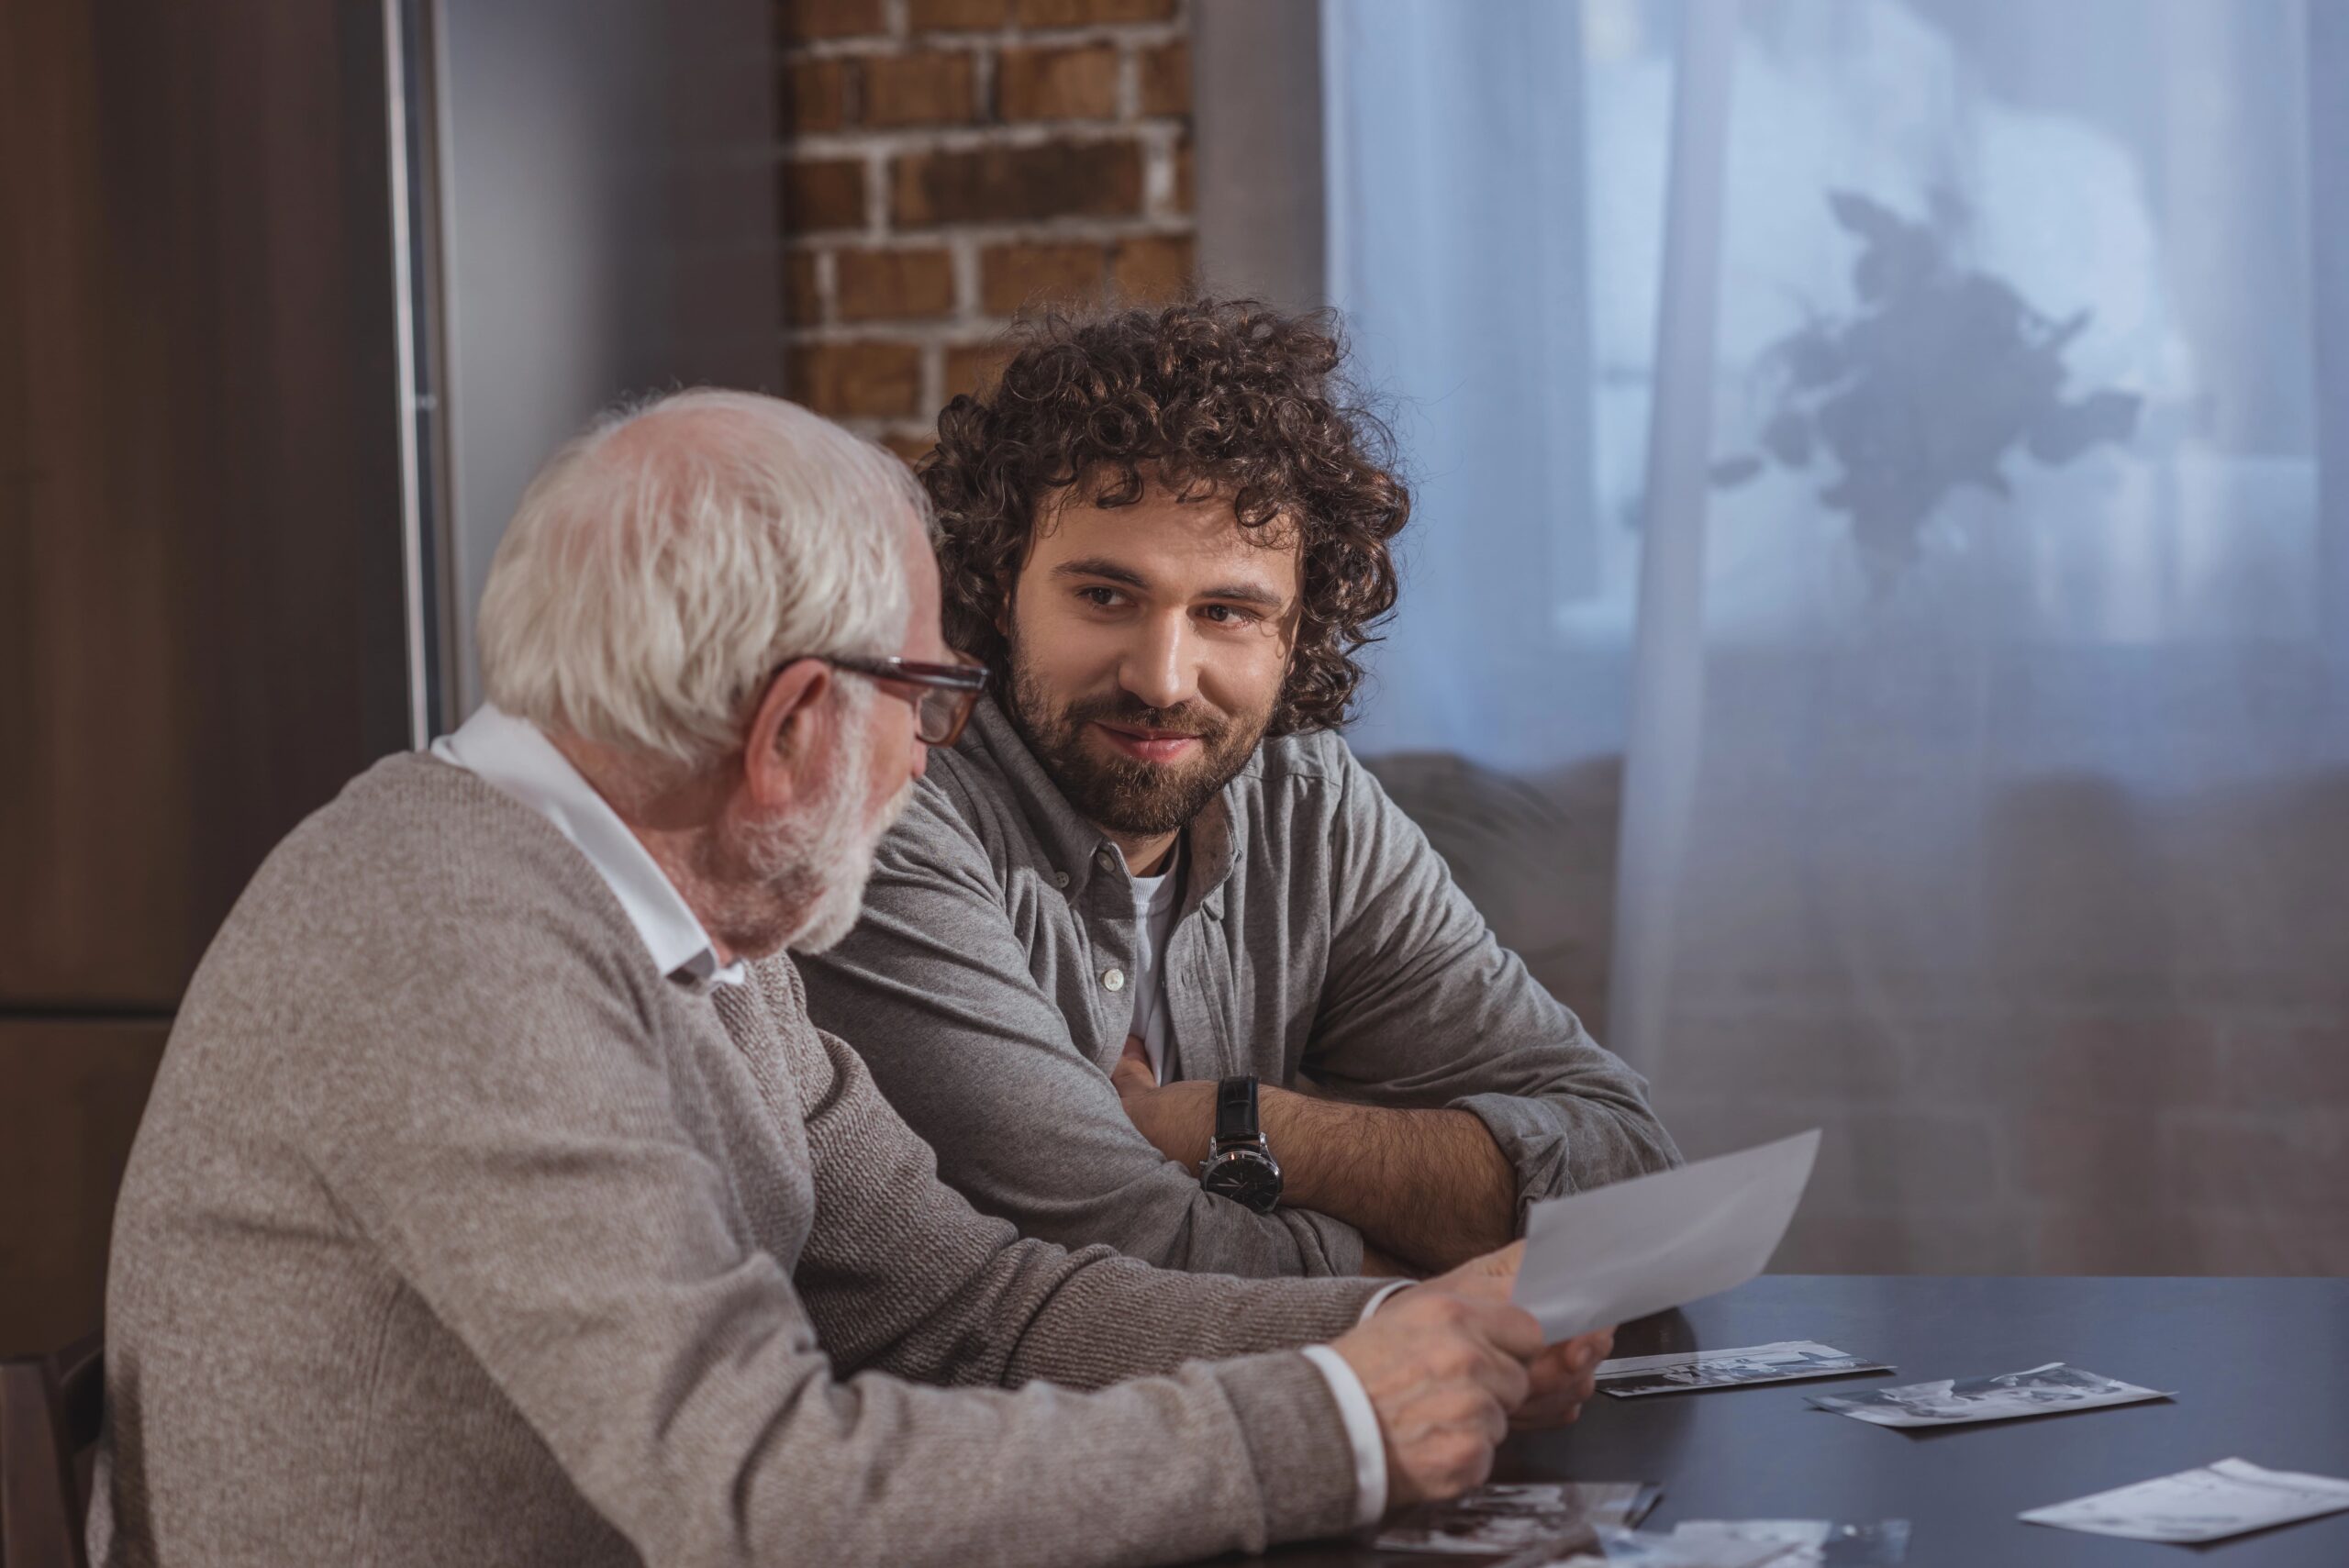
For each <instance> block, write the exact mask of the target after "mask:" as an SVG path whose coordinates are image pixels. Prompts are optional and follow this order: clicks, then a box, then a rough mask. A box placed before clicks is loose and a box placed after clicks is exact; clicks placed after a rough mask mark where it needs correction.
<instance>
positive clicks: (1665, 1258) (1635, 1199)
mask: <svg viewBox="0 0 2349 1568" xmlns="http://www.w3.org/2000/svg"><path fill="white" fill-rule="evenodd" d="M1818 1153H1819V1132H1818V1129H1812V1130H1810V1131H1809V1132H1803V1133H1798V1134H1796V1135H1795V1136H1794V1137H1792V1138H1786V1139H1781V1140H1778V1141H1777V1142H1776V1143H1765V1144H1764V1145H1762V1146H1761V1147H1760V1148H1758V1149H1748V1150H1746V1151H1744V1152H1742V1153H1740V1154H1724V1155H1722V1156H1721V1157H1720V1159H1718V1160H1699V1161H1698V1162H1696V1163H1695V1164H1693V1165H1683V1166H1681V1167H1680V1169H1678V1170H1676V1171H1664V1172H1660V1173H1657V1174H1655V1175H1653V1176H1635V1177H1633V1178H1632V1179H1631V1180H1630V1181H1628V1182H1617V1183H1615V1184H1612V1185H1611V1186H1604V1187H1595V1188H1593V1189H1592V1190H1590V1191H1589V1192H1585V1193H1575V1194H1573V1195H1570V1196H1567V1197H1561V1198H1551V1199H1549V1200H1548V1201H1546V1202H1543V1203H1537V1204H1535V1205H1534V1206H1533V1212H1532V1214H1531V1217H1530V1218H1528V1220H1527V1223H1526V1227H1525V1261H1524V1262H1523V1263H1521V1264H1520V1265H1519V1268H1518V1271H1517V1289H1516V1291H1515V1292H1514V1294H1513V1297H1512V1298H1513V1299H1514V1300H1515V1301H1516V1303H1517V1304H1518V1305H1519V1306H1520V1307H1524V1308H1525V1309H1526V1310H1527V1311H1528V1312H1531V1314H1533V1316H1534V1317H1535V1318H1538V1319H1540V1321H1541V1324H1542V1331H1543V1332H1544V1333H1546V1334H1547V1335H1548V1336H1549V1337H1550V1339H1551V1340H1552V1341H1553V1342H1554V1341H1556V1340H1564V1339H1570V1338H1572V1337H1573V1336H1574V1335H1576V1334H1584V1333H1588V1332H1589V1331H1590V1330H1592V1329H1606V1328H1611V1327H1613V1326H1614V1325H1615V1324H1618V1323H1621V1322H1625V1321H1627V1320H1629V1319H1631V1318H1642V1317H1645V1316H1646V1315H1647V1314H1648V1313H1651V1312H1661V1311H1663V1310H1664V1308H1665V1307H1678V1306H1681V1305H1682V1304H1683V1303H1686V1302H1690V1301H1694V1300H1696V1299H1697V1298H1698V1296H1711V1295H1713V1294H1714V1293H1715V1292H1717V1291H1723V1290H1728V1289H1729V1288H1731V1286H1732V1285H1740V1284H1744V1283H1745V1282H1746V1281H1747V1280H1750V1279H1752V1278H1753V1276H1754V1275H1755V1274H1758V1273H1761V1272H1762V1269H1763V1266H1764V1265H1765V1264H1766V1263H1768V1262H1769V1261H1770V1254H1771V1253H1772V1252H1775V1251H1777V1249H1778V1241H1779V1239H1780V1238H1782V1237H1784V1236H1785V1235H1786V1233H1787V1221H1789V1220H1791V1219H1792V1218H1794V1214H1795V1205H1796V1204H1797V1203H1798V1202H1799V1201H1801V1198H1802V1190H1803V1187H1804V1186H1805V1184H1808V1183H1809V1180H1810V1166H1811V1162H1812V1161H1813V1160H1814V1159H1815V1158H1817V1156H1818Z"/></svg>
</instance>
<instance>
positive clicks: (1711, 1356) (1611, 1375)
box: [1592, 1340, 1893, 1399]
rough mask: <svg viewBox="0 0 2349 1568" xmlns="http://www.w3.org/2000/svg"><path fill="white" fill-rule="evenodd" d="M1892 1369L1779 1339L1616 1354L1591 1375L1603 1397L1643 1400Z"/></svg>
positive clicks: (1833, 1350)
mask: <svg viewBox="0 0 2349 1568" xmlns="http://www.w3.org/2000/svg"><path fill="white" fill-rule="evenodd" d="M1892 1370H1893V1369H1892V1368H1891V1367H1890V1366H1888V1365H1887V1364H1886V1363H1885V1362H1872V1361H1863V1360H1862V1359H1861V1358H1859V1357H1858V1356H1854V1355H1852V1354H1849V1353H1848V1352H1846V1351H1839V1350H1837V1349H1836V1348H1835V1347H1834V1346H1832V1345H1822V1344H1820V1343H1818V1342H1817V1341H1815V1340H1779V1341H1778V1342H1776V1344H1769V1345H1748V1346H1746V1347H1744V1348H1743V1349H1742V1350H1728V1351H1678V1352H1676V1353H1675V1354H1672V1355H1663V1356H1620V1357H1618V1358H1616V1359H1615V1360H1613V1361H1603V1362H1599V1363H1598V1370H1597V1371H1596V1372H1595V1373H1592V1375H1593V1376H1594V1377H1595V1378H1597V1379H1598V1387H1599V1391H1600V1392H1601V1393H1603V1394H1609V1395H1611V1396H1614V1397H1615V1398H1618V1399H1644V1398H1650V1397H1653V1396H1656V1395H1659V1394H1691V1393H1698V1392H1701V1391H1702V1390H1705V1389H1709V1388H1736V1387H1740V1386H1742V1385H1746V1384H1753V1383H1793V1382H1797V1381H1799V1380H1800V1379H1803V1378H1807V1377H1848V1376H1851V1375H1852V1374H1853V1373H1863V1372H1890V1371H1892Z"/></svg>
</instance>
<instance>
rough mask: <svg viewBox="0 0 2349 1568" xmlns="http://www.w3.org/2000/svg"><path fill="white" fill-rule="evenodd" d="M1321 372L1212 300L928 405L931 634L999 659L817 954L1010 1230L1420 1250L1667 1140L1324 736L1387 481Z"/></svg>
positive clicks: (1368, 587) (1311, 1256)
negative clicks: (932, 428)
mask: <svg viewBox="0 0 2349 1568" xmlns="http://www.w3.org/2000/svg"><path fill="white" fill-rule="evenodd" d="M1339 368H1340V349H1339V345H1338V343H1337V342H1336V341H1335V339H1333V338H1332V337H1331V335H1330V332H1329V330H1328V328H1327V326H1326V324H1325V323H1323V322H1321V321H1319V320H1318V319H1316V318H1313V317H1288V316H1282V315H1280V314H1278V313H1275V312H1273V311H1269V310H1266V309H1264V308H1263V307H1261V306H1251V305H1247V304H1245V303H1217V302H1212V301H1202V302H1198V303H1196V304H1190V305H1184V306H1175V307H1174V308H1172V309H1168V310H1164V311H1161V312H1156V313H1150V312H1142V311H1129V312H1123V313H1113V314H1108V315H1105V316H1101V317H1096V318H1092V319H1078V320H1074V321H1069V320H1053V321H1047V322H1044V323H1041V324H1040V325H1039V326H1038V328H1037V329H1036V330H1035V332H1034V334H1033V335H1032V337H1031V339H1030V341H1029V342H1028V343H1027V344H1026V345H1025V346H1023V347H1022V348H1021V349H1020V350H1019V353H1017V354H1016V355H1014V356H1013V358H1012V359H1011V361H1010V362H1009V364H1008V366H1007V367H1006V368H1005V369H1004V371H1003V373H1002V375H1001V377H1000V379H999V380H998V382H997V383H996V385H995V386H994V387H993V388H992V389H991V390H990V391H988V392H987V393H985V395H982V396H979V397H976V398H973V397H961V398H957V399H956V400H955V401H954V403H953V404H952V406H949V407H948V408H947V410H946V411H945V413H944V414H942V415H941V416H940V418H939V426H938V428H939V442H938V448H937V450H936V451H935V452H933V453H932V454H931V455H930V458H928V459H927V460H926V461H925V462H923V464H922V469H921V473H922V478H923V480H924V482H925V483H926V484H927V485H928V486H929V489H930V496H931V498H932V500H933V501H934V502H935V503H936V504H937V506H938V511H939V525H940V534H939V555H940V560H941V563H942V565H943V568H944V575H945V593H946V619H947V631H948V635H949V638H950V639H951V640H952V642H953V643H954V645H955V646H956V647H958V648H961V649H963V650H964V651H968V652H972V653H974V654H977V655H979V656H981V657H983V658H985V659H988V660H989V661H991V662H994V663H995V665H996V676H997V684H996V688H995V691H994V694H993V695H992V696H991V698H990V699H989V700H988V701H987V702H986V703H985V704H984V705H983V706H981V707H980V709H979V711H978V715H977V717H976V719H975V721H974V723H973V724H972V726H971V727H970V732H969V733H968V734H967V735H965V736H964V737H963V740H962V742H961V744H960V745H958V746H957V747H956V748H955V749H954V750H953V751H951V752H947V753H945V754H943V755H941V757H940V758H939V759H938V762H939V765H938V766H937V767H935V768H933V769H932V770H931V772H930V775H929V777H928V778H926V779H925V780H924V781H923V782H922V784H921V787H920V788H919V789H918V790H917V791H916V793H915V795H914V800H913V804H912V806H910V808H909V809H908V810H907V813H906V816H905V818H904V820H903V821H902V822H900V823H899V824H898V826H897V828H896V830H895V831H894V832H893V833H892V834H891V835H890V836H889V838H888V839H887V840H885V842H884V843H883V845H882V847H881V851H880V861H879V866H878V869H877V870H876V872H875V874H874V882H873V886H872V888H871V890H870V892H869V893H868V895H867V897H866V900H865V915H864V918H863V922H862V923H861V924H860V925H859V926H858V928H857V929H856V931H855V933H854V934H853V935H852V936H851V937H850V938H849V939H848V940H845V941H843V942H842V943H841V945H840V946H839V948H837V949H836V950H834V951H831V952H829V953H828V954H826V955H825V956H824V957H823V958H821V959H819V960H817V961H815V962H811V963H810V964H809V965H808V969H807V989H808V997H809V1003H810V1006H811V1007H812V1008H813V1011H814V1016H815V1018H816V1021H817V1023H818V1024H819V1025H820V1026H821V1027H823V1028H825V1029H830V1030H832V1031H834V1032H836V1033H838V1034H841V1035H842V1036H844V1037H845V1038H847V1039H848V1040H851V1041H852V1042H854V1044H855V1045H856V1046H857V1048H858V1049H859V1050H861V1051H863V1052H864V1054H865V1058H866V1061H867V1062H868V1064H869V1065H870V1066H871V1067H872V1069H873V1073H874V1077H875V1078H876V1079H877V1080H878V1081H879V1083H880V1084H881V1087H882V1089H883V1091H884V1092H885V1094H887V1095H888V1096H889V1099H890V1101H891V1103H893V1104H894V1105H896V1107H897V1109H898V1110H899V1112H900V1113H902V1114H903V1115H904V1116H905V1117H906V1118H907V1120H908V1121H910V1122H911V1123H912V1124H913V1127H914V1129H915V1130H916V1131H918V1132H919V1133H920V1134H921V1135H922V1137H924V1138H925V1139H927V1140H929V1141H930V1144H931V1146H932V1147H933V1148H935V1149H936V1150H937V1151H938V1159H939V1169H940V1171H941V1173H943V1174H944V1175H945V1177H946V1179H947V1180H948V1181H949V1182H952V1184H954V1185H956V1186H957V1187H959V1188H961V1189H962V1190H963V1193H964V1194H965V1195H968V1196H969V1197H970V1198H971V1200H972V1201H973V1202H974V1204H976V1205H977V1206H978V1207H979V1208H980V1209H982V1210H983V1211H985V1212H986V1213H989V1214H998V1215H1001V1216H1003V1217H1004V1218H1007V1219H1009V1220H1010V1221H1012V1222H1013V1223H1014V1224H1016V1225H1018V1226H1019V1228H1020V1229H1021V1230H1022V1231H1023V1232H1025V1233H1026V1234H1029V1235H1032V1236H1041V1237H1044V1238H1046V1239H1047V1240H1053V1241H1058V1242H1061V1243H1063V1245H1067V1246H1079V1245H1083V1244H1085V1243H1087V1242H1094V1241H1105V1242H1108V1243H1109V1244H1110V1245H1112V1246H1115V1247H1117V1248H1119V1250H1120V1251H1125V1252H1128V1253H1130V1254H1131V1255H1132V1256H1134V1257H1137V1258H1141V1259H1144V1260H1146V1261H1147V1262H1153V1263H1157V1264H1160V1265H1161V1266H1163V1267H1167V1268H1184V1269H1194V1270H1202V1271H1214V1272H1220V1273H1237V1274H1321V1273H1354V1272H1356V1271H1362V1272H1367V1273H1394V1272H1396V1271H1397V1269H1398V1267H1406V1268H1409V1269H1412V1270H1417V1271H1425V1272H1433V1271H1435V1270H1438V1269H1443V1268H1449V1267H1452V1266H1453V1265H1454V1264H1457V1263H1459V1262H1462V1261H1464V1260H1465V1259H1467V1258H1469V1257H1472V1256H1475V1254H1477V1253H1480V1252H1483V1251H1487V1250H1489V1249H1492V1248H1495V1247H1498V1246H1500V1245H1502V1244H1503V1243H1504V1242H1506V1241H1507V1240H1508V1239H1509V1238H1510V1237H1511V1236H1513V1235H1516V1234H1517V1233H1518V1230H1519V1229H1520V1225H1521V1223H1522V1220H1523V1216H1524V1214H1525V1211H1526V1208H1527V1207H1528V1206H1529V1205H1531V1203H1533V1202H1534V1201H1535V1200H1537V1199H1540V1198H1545V1197H1552V1196H1555V1195H1559V1194H1561V1193H1566V1192H1572V1191H1575V1190H1576V1189H1579V1188H1583V1187H1588V1186H1595V1185H1598V1184H1601V1183H1604V1182H1609V1181H1614V1180H1617V1179H1620V1178H1621V1177H1624V1176H1631V1175H1638V1174H1641V1173H1644V1172H1648V1171H1653V1170H1658V1169H1661V1168H1663V1167H1664V1166H1666V1165H1669V1164H1672V1163H1674V1162H1675V1161H1676V1160H1677V1159H1678V1153H1677V1151H1675V1149H1674V1147H1673V1143H1672V1140H1671V1139H1670V1138H1669V1137H1668V1136H1667V1135H1666V1134H1665V1132H1664V1129H1663V1128H1662V1127H1661V1126H1660V1125H1659V1124H1658V1123H1657V1121H1656V1118H1655V1116H1654V1113H1653V1111H1652V1110H1651V1109H1650V1108H1649V1106H1648V1102H1647V1095H1646V1087H1647V1086H1646V1084H1644V1083H1643V1082H1642V1080H1641V1078H1640V1077H1639V1075H1638V1074H1637V1073H1633V1072H1631V1069H1629V1068H1628V1067H1626V1066H1625V1065H1624V1064H1623V1062H1620V1060H1618V1059H1617V1058H1616V1057H1615V1056H1613V1055H1611V1054H1610V1053H1609V1052H1608V1051H1605V1050H1603V1049H1602V1048H1600V1046H1599V1045H1598V1043H1597V1042H1596V1041H1594V1040H1592V1039H1591V1038H1590V1036H1589V1035H1588V1033H1586V1031H1585V1030H1584V1029H1583V1027H1582V1025H1581V1024H1580V1022H1579V1021H1577V1020H1576V1018H1575V1015H1574V1014H1573V1013H1571V1012H1569V1011H1568V1010H1567V1009H1566V1008H1565V1007H1564V1006H1561V1005H1560V1004H1559V1003H1558V1002H1557V1000H1556V999H1555V998H1553V997H1552V996H1551V995H1549V994H1548V993H1547V992H1546V991H1544V990H1543V989H1542V986H1541V984H1539V983H1538V982H1536V981H1535V980H1534V979H1533V977H1532V976H1531V974H1529V973H1526V969H1525V965H1524V964H1522V963H1521V962H1519V961H1518V959H1517V957H1516V955H1514V954H1512V953H1510V952H1508V951H1506V950H1505V949H1503V948H1502V947H1501V945H1500V944H1499V942H1498V941H1497V940H1495V939H1494V936H1493V933H1492V931H1491V930H1490V929H1488V928H1487V927H1486V924H1485V921H1484V918H1483V917H1482V916H1480V915H1479V914H1478V913H1477V911H1476V909H1475V906H1473V905H1471V904H1470V903H1469V902H1468V900H1467V899H1466V898H1465V897H1464V896H1463V895H1462V894H1461V892H1460V889H1459V888H1458V887H1457V886H1456V885H1454V884H1453V881H1452V878H1451V876H1450V875H1449V874H1448V873H1447V872H1446V870H1445V868H1444V864H1443V862H1442V860H1441V859H1439V858H1438V857H1437V855H1436V853H1435V851H1434V850H1433V849H1431V847H1430V846H1429V844H1428V840H1427V839H1426V837H1425V835H1423V834H1422V833H1421V832H1420V831H1419V828H1418V827H1417V826H1416V825H1415V824H1414V823H1413V822H1412V821H1411V820H1410V819H1409V818H1408V817H1405V816H1404V815H1403V813H1402V812H1401V811H1400V810H1398V809H1397V807H1396V806H1395V805H1394V803H1393V802H1392V801H1390V800H1388V799H1387V798H1386V795H1385V794H1384V793H1383V792H1382V791H1381V790H1380V789H1379V787H1378V784H1377V781H1376V780H1375V779H1374V778H1372V777H1371V775H1370V774H1369V773H1368V772H1367V771H1366V770H1364V767H1363V766H1362V764H1361V763H1359V762H1356V761H1355V760H1354V757H1353V752H1351V751H1349V750H1347V747H1346V744H1345V742H1344V741H1343V740H1341V738H1340V737H1339V735H1338V727H1339V726H1340V725H1341V723H1342V722H1343V721H1344V719H1345V717H1346V713H1347V710H1348V707H1349V706H1350V704H1351V703H1352V701H1353V695H1354V692H1355V689H1356V687H1357V685H1358V684H1359V682H1360V681H1361V679H1362V670H1361V668H1360V666H1359V664H1358V663H1357V662H1356V658H1355V655H1356V653H1357V652H1358V651H1359V650H1360V649H1361V647H1362V645H1363V644H1364V641H1366V640H1367V639H1369V638H1370V637H1371V636H1372V635H1373V631H1374V628H1375V626H1376V624H1377V622H1378V621H1379V619H1380V618H1381V617H1383V616H1385V615H1386V612H1387V611H1388V609H1390V608H1391V607H1392V606H1393V605H1394V602H1395V596H1396V574H1395V570H1394V567H1393V564H1392V562H1391V559H1390V554H1389V551H1390V548H1391V545H1392V541H1393V539H1394V538H1395V536H1396V535H1397V532H1399V531H1400V529H1401V528H1402V527H1403V525H1404V520H1405V518H1406V517H1408V513H1409V509H1410V508H1409V498H1408V495H1407V494H1406V493H1405V491H1404V488H1403V486H1402V484H1400V483H1399V482H1398V481H1397V479H1396V478H1395V476H1394V474H1393V473H1392V472H1391V464H1390V462H1388V461H1387V460H1386V457H1385V453H1384V450H1383V449H1384V446H1385V442H1384V440H1383V439H1382V435H1381V432H1380V431H1379V429H1378V428H1377V426H1376V424H1375V421H1372V420H1370V419H1369V418H1367V417H1364V416H1363V415H1362V413H1361V412H1360V410H1359V409H1358V408H1357V407H1355V406H1353V404H1352V403H1350V401H1349V400H1348V395H1347V392H1346V388H1345V386H1344V384H1343V383H1342V381H1341V379H1340V377H1339ZM1260 1085H1261V1087H1260ZM1324 1091H1328V1093H1324Z"/></svg>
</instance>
